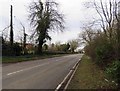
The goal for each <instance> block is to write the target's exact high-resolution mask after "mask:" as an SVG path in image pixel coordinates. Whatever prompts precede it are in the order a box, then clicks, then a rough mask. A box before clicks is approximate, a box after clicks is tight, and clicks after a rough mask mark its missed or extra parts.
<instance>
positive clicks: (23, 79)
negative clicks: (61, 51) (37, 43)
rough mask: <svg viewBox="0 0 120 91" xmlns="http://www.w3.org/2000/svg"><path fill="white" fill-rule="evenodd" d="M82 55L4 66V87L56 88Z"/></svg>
mask: <svg viewBox="0 0 120 91" xmlns="http://www.w3.org/2000/svg"><path fill="white" fill-rule="evenodd" d="M81 57H82V55H81V54H73V55H67V56H62V57H54V58H47V59H41V60H36V61H29V62H21V63H16V64H10V65H8V66H3V68H2V88H3V89H55V88H56V87H57V86H58V84H60V82H61V81H62V80H63V79H64V77H65V76H66V75H67V74H68V72H69V71H70V69H71V68H72V67H73V66H74V65H75V63H76V62H78V60H79V59H80V58H81Z"/></svg>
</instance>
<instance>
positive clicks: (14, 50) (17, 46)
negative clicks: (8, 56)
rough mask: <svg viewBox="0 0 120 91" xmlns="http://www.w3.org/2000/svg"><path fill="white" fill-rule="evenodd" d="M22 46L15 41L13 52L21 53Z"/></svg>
mask: <svg viewBox="0 0 120 91" xmlns="http://www.w3.org/2000/svg"><path fill="white" fill-rule="evenodd" d="M21 51H22V47H20V46H19V44H18V43H14V45H13V52H14V55H15V56H19V55H21Z"/></svg>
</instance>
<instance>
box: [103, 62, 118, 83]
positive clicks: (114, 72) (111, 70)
mask: <svg viewBox="0 0 120 91" xmlns="http://www.w3.org/2000/svg"><path fill="white" fill-rule="evenodd" d="M119 71H120V61H113V63H112V65H109V67H107V68H106V70H105V72H106V74H107V76H108V77H109V78H110V79H113V80H114V81H115V82H117V83H118V84H119V83H120V72H119Z"/></svg>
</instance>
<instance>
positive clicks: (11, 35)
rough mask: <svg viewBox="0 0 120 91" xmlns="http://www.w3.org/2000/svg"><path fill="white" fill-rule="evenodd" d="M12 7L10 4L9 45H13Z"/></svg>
mask: <svg viewBox="0 0 120 91" xmlns="http://www.w3.org/2000/svg"><path fill="white" fill-rule="evenodd" d="M13 36H14V35H13V7H12V5H11V6H10V45H11V47H12V45H13Z"/></svg>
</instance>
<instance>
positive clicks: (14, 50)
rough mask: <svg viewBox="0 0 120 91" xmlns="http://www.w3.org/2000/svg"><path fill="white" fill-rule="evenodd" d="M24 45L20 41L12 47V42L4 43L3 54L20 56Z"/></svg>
mask: <svg viewBox="0 0 120 91" xmlns="http://www.w3.org/2000/svg"><path fill="white" fill-rule="evenodd" d="M21 51H22V47H20V46H19V44H18V43H14V44H13V47H11V45H10V43H3V44H2V55H3V56H19V55H21Z"/></svg>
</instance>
